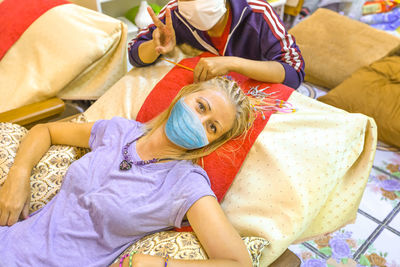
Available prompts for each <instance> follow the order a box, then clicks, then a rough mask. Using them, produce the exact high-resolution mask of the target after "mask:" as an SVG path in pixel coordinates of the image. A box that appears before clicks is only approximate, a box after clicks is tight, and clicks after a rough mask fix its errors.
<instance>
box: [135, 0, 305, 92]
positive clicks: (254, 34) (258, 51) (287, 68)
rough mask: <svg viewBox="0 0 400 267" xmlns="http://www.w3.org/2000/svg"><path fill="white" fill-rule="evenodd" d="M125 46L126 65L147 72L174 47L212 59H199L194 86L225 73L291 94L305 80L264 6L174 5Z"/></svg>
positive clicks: (258, 2) (249, 1) (248, 2)
mask: <svg viewBox="0 0 400 267" xmlns="http://www.w3.org/2000/svg"><path fill="white" fill-rule="evenodd" d="M148 12H149V14H150V16H151V17H152V19H153V22H154V24H151V25H149V26H148V28H146V29H142V30H141V31H139V33H138V35H137V37H136V38H134V39H133V40H131V41H130V43H129V44H128V55H129V61H130V63H131V64H132V65H133V66H135V67H142V66H147V65H149V64H152V63H153V62H155V61H156V60H157V59H158V58H159V57H160V55H163V54H166V53H169V52H171V51H172V50H173V49H174V47H175V46H176V45H177V44H182V43H187V44H189V45H191V46H192V47H194V48H197V49H199V50H201V51H209V52H211V53H213V54H215V55H218V56H216V57H207V58H201V59H200V61H199V62H198V64H197V65H196V67H195V69H194V76H193V78H194V81H195V82H197V81H204V80H208V79H211V78H213V77H216V76H219V75H225V74H227V73H228V72H230V71H234V72H237V73H240V74H243V75H245V76H247V77H250V78H253V79H255V80H258V81H262V82H269V83H283V84H285V85H287V86H290V87H292V88H294V89H296V88H298V87H299V86H300V84H301V83H302V82H303V80H304V60H303V57H302V56H301V52H300V49H299V47H298V46H297V45H296V42H295V39H294V37H293V36H292V35H290V34H289V33H287V31H286V29H285V26H284V24H283V23H282V21H281V20H280V18H279V16H278V15H277V14H276V13H275V11H274V10H273V8H272V7H271V5H270V4H268V3H267V2H266V1H264V0H235V1H231V0H213V1H204V0H173V1H170V2H169V3H168V4H167V5H166V6H165V7H164V8H163V9H162V10H161V12H160V14H159V17H157V16H156V15H155V14H154V12H153V10H152V9H151V8H150V7H149V8H148Z"/></svg>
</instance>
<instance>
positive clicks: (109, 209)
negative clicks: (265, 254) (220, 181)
mask: <svg viewBox="0 0 400 267" xmlns="http://www.w3.org/2000/svg"><path fill="white" fill-rule="evenodd" d="M141 134H142V124H140V123H139V122H136V121H132V120H127V119H123V118H117V117H115V118H113V119H112V120H101V121H97V122H96V123H95V124H94V125H93V128H92V132H91V136H90V140H89V144H90V147H91V149H92V151H91V152H90V153H88V154H86V155H85V156H83V157H82V158H81V159H79V160H77V161H75V162H74V163H72V164H71V166H70V167H69V169H68V172H67V174H66V176H65V178H64V181H63V184H62V186H61V189H60V192H59V193H58V194H57V195H56V196H55V197H54V198H53V199H52V200H51V201H50V202H49V203H48V204H47V205H46V206H44V207H43V208H42V209H41V210H39V211H38V212H36V213H34V215H33V216H31V217H30V218H29V219H27V220H24V221H20V222H18V223H16V224H14V225H13V226H11V227H8V226H3V227H0V266H10V267H12V266H74V267H75V266H101V267H104V266H107V265H109V264H110V263H111V262H112V261H113V260H114V259H115V258H116V257H117V256H118V255H119V254H120V253H122V252H123V251H124V249H126V248H127V247H128V246H129V245H130V244H132V243H133V242H135V241H137V240H138V239H140V238H141V237H143V236H144V235H146V234H149V233H152V232H156V231H160V230H164V229H168V228H171V227H180V226H181V222H182V219H183V217H184V215H185V214H186V212H187V210H188V209H189V208H190V207H191V205H193V203H194V202H196V201H197V200H198V199H199V198H201V197H203V196H207V195H211V196H214V197H215V195H214V193H213V192H212V190H211V188H210V181H209V179H208V177H207V174H206V173H205V171H204V170H203V169H202V168H200V167H199V166H197V165H194V164H192V163H191V162H189V161H169V162H164V163H162V162H161V163H156V164H149V165H144V166H135V165H134V166H133V167H132V169H130V170H128V171H121V170H119V164H120V162H121V161H122V159H123V157H122V152H121V151H122V147H123V146H124V145H125V144H126V143H128V142H129V141H132V140H134V139H135V138H136V137H138V136H140V135H141ZM129 155H130V157H131V159H132V160H134V161H135V160H140V158H139V156H138V154H137V153H136V142H135V143H133V144H132V145H131V146H130V147H129Z"/></svg>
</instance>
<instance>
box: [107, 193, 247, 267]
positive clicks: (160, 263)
mask: <svg viewBox="0 0 400 267" xmlns="http://www.w3.org/2000/svg"><path fill="white" fill-rule="evenodd" d="M187 217H188V219H189V222H190V225H191V226H192V228H193V230H194V231H195V233H196V235H197V237H198V239H199V241H200V243H201V244H202V246H203V248H204V249H205V251H206V253H207V255H208V257H209V260H174V259H170V260H169V261H168V267H197V266H199V267H207V266H210V267H211V266H213V267H251V266H252V262H251V259H250V255H249V253H248V251H247V249H246V246H245V245H244V242H243V240H242V239H241V238H240V236H239V234H238V233H237V231H236V230H235V229H234V228H233V226H232V224H231V223H230V222H229V221H228V219H227V218H226V216H225V214H224V212H223V211H222V209H221V207H220V205H219V204H218V202H217V200H216V199H215V198H214V197H211V196H206V197H203V198H201V199H199V200H198V201H196V202H195V203H194V204H193V205H192V206H191V207H190V209H189V210H188V212H187ZM118 266H119V263H117V264H113V265H112V267H118ZM123 266H124V267H128V266H129V265H128V259H125V260H124V264H123ZM133 266H134V267H164V260H163V258H161V257H156V256H149V255H144V254H135V255H134V256H133Z"/></svg>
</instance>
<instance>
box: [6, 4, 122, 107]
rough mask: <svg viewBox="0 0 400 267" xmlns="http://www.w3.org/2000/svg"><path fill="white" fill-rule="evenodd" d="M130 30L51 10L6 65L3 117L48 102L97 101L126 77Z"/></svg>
mask: <svg viewBox="0 0 400 267" xmlns="http://www.w3.org/2000/svg"><path fill="white" fill-rule="evenodd" d="M126 35H127V30H126V26H125V25H124V24H122V23H121V22H120V21H119V20H116V19H113V18H111V17H108V16H106V15H104V14H101V13H98V12H95V11H92V10H89V9H86V8H83V7H80V6H77V5H74V4H66V5H61V6H57V7H55V8H52V9H50V10H49V11H47V12H46V13H44V14H43V15H42V16H41V17H39V18H38V19H37V20H36V21H35V22H34V23H32V24H31V25H30V27H29V28H28V29H27V30H26V31H25V32H24V33H23V34H22V35H21V37H20V38H19V39H18V41H17V42H16V43H15V44H14V45H13V46H12V47H11V48H10V49H9V50H8V51H7V53H6V54H5V56H4V57H3V59H2V60H1V61H0V112H4V111H7V110H10V109H14V108H18V107H21V106H23V105H27V104H31V103H34V102H38V101H42V100H45V99H48V98H50V97H53V96H59V97H61V98H63V99H97V98H99V97H100V96H101V95H102V94H103V93H104V92H105V91H106V90H107V89H108V88H110V87H111V86H112V85H113V84H114V83H115V82H116V81H117V80H119V79H120V78H121V77H122V76H123V75H124V74H125V73H126Z"/></svg>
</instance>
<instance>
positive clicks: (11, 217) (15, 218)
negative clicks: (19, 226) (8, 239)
mask: <svg viewBox="0 0 400 267" xmlns="http://www.w3.org/2000/svg"><path fill="white" fill-rule="evenodd" d="M20 214H21V212H20V211H19V212H17V211H16V210H14V211H13V212H10V214H9V216H8V221H7V225H8V226H11V225H13V224H14V223H16V222H17V221H18V218H19V216H20Z"/></svg>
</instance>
